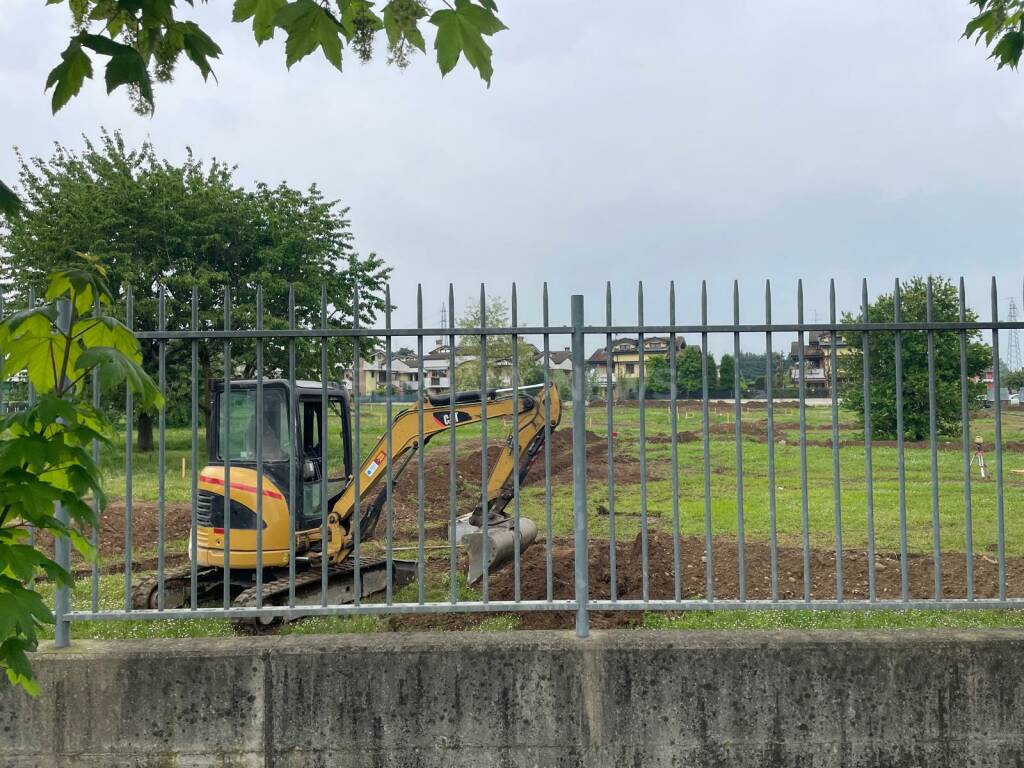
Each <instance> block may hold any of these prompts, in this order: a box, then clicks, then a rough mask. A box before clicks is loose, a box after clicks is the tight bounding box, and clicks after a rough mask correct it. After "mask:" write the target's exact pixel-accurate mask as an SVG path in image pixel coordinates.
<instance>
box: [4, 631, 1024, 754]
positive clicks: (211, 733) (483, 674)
mask: <svg viewBox="0 0 1024 768" xmlns="http://www.w3.org/2000/svg"><path fill="white" fill-rule="evenodd" d="M34 663H35V668H36V671H37V673H38V676H39V678H40V680H41V682H42V687H43V693H42V695H41V696H40V698H39V699H38V700H36V701H33V700H30V699H29V698H28V697H26V696H24V695H22V694H21V693H15V692H12V691H11V690H10V689H9V688H6V687H5V688H0V766H13V767H16V768H23V767H26V766H41V767H42V766H45V767H46V768H51V766H76V767H77V766H86V767H92V766H95V767H96V768H99V767H100V766H102V767H103V768H107V767H108V766H119V767H122V766H154V767H156V766H160V767H162V768H163V767H167V766H273V767H274V768H288V767H290V766H303V768H316V767H318V766H323V767H324V768H326V767H327V766H331V767H332V768H346V767H347V766H365V767H366V768H370V767H371V766H374V767H376V766H473V767H474V768H481V767H487V766H523V767H526V766H566V767H568V766H644V768H661V767H662V766H664V767H666V768H667V767H668V766H757V767H758V768H761V767H762V766H790V765H792V766H846V767H848V768H857V767H858V766H865V767H866V766H932V765H935V766H961V765H972V766H997V765H998V766H1003V765H1024V633H1019V632H1012V631H986V632H970V633H968V632H901V633H896V634H883V633H866V632H865V633H831V632H816V633H813V634H802V633H795V632H785V633H755V632H735V633H729V634H725V633H683V632H606V633H595V635H594V636H593V637H591V638H590V639H588V640H585V641H580V640H577V639H576V638H575V637H573V636H572V635H571V634H569V633H561V632H513V633H507V634H477V633H461V634H448V635H372V636H349V637H346V636H336V637H321V638H309V637H280V638H258V639H254V638H237V639H234V638H233V639H226V640H191V641H150V642H120V643H87V642H76V643H75V644H74V645H73V646H72V648H71V649H69V650H66V651H61V652H57V651H44V652H41V653H39V654H37V655H36V658H35V661H34Z"/></svg>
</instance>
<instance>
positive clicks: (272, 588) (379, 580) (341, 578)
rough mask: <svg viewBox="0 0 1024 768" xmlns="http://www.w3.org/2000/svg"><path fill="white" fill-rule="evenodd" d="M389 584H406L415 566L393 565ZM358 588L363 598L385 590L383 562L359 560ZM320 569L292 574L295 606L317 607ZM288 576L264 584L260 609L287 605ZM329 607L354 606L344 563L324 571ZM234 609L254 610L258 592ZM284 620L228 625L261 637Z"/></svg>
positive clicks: (351, 574) (351, 576)
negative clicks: (325, 573) (325, 572)
mask: <svg viewBox="0 0 1024 768" xmlns="http://www.w3.org/2000/svg"><path fill="white" fill-rule="evenodd" d="M392 569H393V570H392V581H393V583H394V586H396V587H400V586H403V585H405V584H408V583H409V582H410V581H412V580H413V579H414V578H415V576H416V563H415V561H410V560H393V561H392ZM359 574H360V582H361V584H360V586H361V590H360V591H361V592H362V597H369V596H370V595H374V594H377V593H379V592H383V591H384V590H385V589H387V561H386V560H383V559H367V558H362V559H361V560H360V568H359ZM321 575H322V574H321V569H320V567H319V566H317V565H314V566H312V567H309V568H308V569H306V570H304V571H302V572H300V573H296V574H295V606H296V607H297V608H300V607H301V606H302V605H320V604H321V602H320V597H321V586H322V581H321ZM290 583H291V580H290V579H289V577H288V574H284V575H283V576H280V577H278V578H276V579H273V580H271V581H267V582H264V584H263V605H287V604H288V601H289V584H290ZM327 584H328V599H327V602H328V604H332V605H338V604H344V603H350V602H353V600H354V599H355V594H354V587H355V565H354V563H352V562H350V561H345V562H343V563H340V564H339V565H332V566H329V567H328V569H327ZM231 605H232V607H233V608H255V607H256V605H257V589H256V587H255V586H252V587H249V588H248V589H246V590H245V591H244V592H242V593H241V594H240V595H238V597H236V598H235V599H234V601H233V602H232V603H231ZM300 618H302V616H301V615H297V616H293V617H288V619H287V620H288V621H294V620H296V619H300ZM284 621H285V619H282V618H281V617H279V616H267V617H262V618H261V617H254V618H246V619H235V620H234V621H232V622H231V624H232V626H233V627H234V628H235V630H237V631H238V632H242V633H245V634H262V633H265V632H269V631H272V630H273V629H275V628H276V627H278V626H280V625H281V624H283V623H284Z"/></svg>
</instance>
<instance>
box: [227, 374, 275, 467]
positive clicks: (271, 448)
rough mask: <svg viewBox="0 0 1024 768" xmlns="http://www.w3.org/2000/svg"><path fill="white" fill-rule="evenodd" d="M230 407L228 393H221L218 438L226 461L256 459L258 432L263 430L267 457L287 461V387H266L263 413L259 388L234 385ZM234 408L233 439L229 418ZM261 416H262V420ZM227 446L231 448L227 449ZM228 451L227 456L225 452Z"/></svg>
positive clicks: (262, 435) (268, 459) (263, 441)
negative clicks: (242, 387) (285, 390)
mask: <svg viewBox="0 0 1024 768" xmlns="http://www.w3.org/2000/svg"><path fill="white" fill-rule="evenodd" d="M229 398H230V409H229V408H227V407H225V403H224V393H223V392H219V393H218V394H217V410H218V420H219V422H220V433H219V435H218V439H217V452H216V455H217V458H219V459H220V460H221V461H224V460H225V459H226V458H228V457H230V459H231V460H232V461H238V462H243V463H244V462H254V461H256V444H257V432H259V433H261V434H260V436H261V437H262V443H263V445H262V447H263V460H264V461H285V460H287V459H288V452H289V450H290V445H289V435H288V409H287V407H286V405H285V393H284V390H282V389H279V388H274V387H264V388H263V408H262V413H261V414H257V412H256V411H257V409H256V390H255V389H250V388H246V389H232V390H231V393H230V395H229ZM229 411H230V418H231V429H230V441H229V440H228V439H227V438H228V436H229V433H228V430H227V428H226V427H227V418H228V412H229ZM257 416H259V417H260V418H262V424H260V422H259V419H258V418H257ZM225 448H228V450H227V451H225ZM225 453H226V454H227V456H225Z"/></svg>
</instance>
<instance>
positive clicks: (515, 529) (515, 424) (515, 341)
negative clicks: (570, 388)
mask: <svg viewBox="0 0 1024 768" xmlns="http://www.w3.org/2000/svg"><path fill="white" fill-rule="evenodd" d="M516 299H517V296H516V284H515V283H512V413H513V416H512V469H513V471H512V541H513V546H514V548H515V552H514V553H513V563H512V568H513V581H514V585H513V587H514V595H515V601H516V602H517V603H518V602H519V601H520V600H522V586H521V583H520V573H519V567H520V565H519V557H520V554H519V542H520V541H521V534H520V531H519V512H520V509H519V334H518V333H516V332H515V329H516V327H517V326H518V325H519V307H518V302H517V301H516ZM545 394H547V393H545Z"/></svg>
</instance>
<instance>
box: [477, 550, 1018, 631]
mask: <svg viewBox="0 0 1024 768" xmlns="http://www.w3.org/2000/svg"><path fill="white" fill-rule="evenodd" d="M680 545H681V552H680V562H681V565H682V568H681V588H682V595H683V597H684V598H695V597H704V596H706V595H707V581H706V570H705V569H706V565H705V562H706V561H705V559H704V554H705V549H704V540H703V539H702V538H698V537H683V538H682V539H681V541H680ZM745 550H746V551H745V557H746V587H747V598H748V599H751V600H755V599H770V598H771V554H770V549H769V547H768V545H767V544H754V543H748V544H747V546H746V548H745ZM615 551H616V582H617V585H618V597H619V599H642V597H643V571H642V552H641V540H640V537H639V536H637V538H636V539H635V540H633V541H628V542H619V543H618V545H617V546H616V550H615ZM738 554H739V553H738V548H737V546H736V542H735V541H734V540H730V539H724V538H720V539H716V540H715V542H714V544H713V547H712V564H713V578H714V595H715V597H716V598H718V599H736V598H738V597H739V571H738V569H737V563H738ZM835 560H836V558H835V553H834V552H831V551H824V550H812V551H811V553H810V574H811V597H812V598H815V599H823V600H828V599H834V598H835V595H836V582H835ZM589 562H590V595H591V597H592V598H593V599H605V600H606V599H609V598H610V596H611V566H610V553H609V545H608V542H606V541H592V542H591V544H590V552H589ZM778 563H779V566H778V573H779V577H778V578H779V597H780V598H783V599H802V598H803V553H802V551H801V550H800V549H799V548H794V547H784V548H780V549H779V552H778ZM842 565H843V578H844V587H843V594H844V596H845V597H846V598H847V599H866V598H867V597H868V561H867V556H866V555H865V554H864V553H863V552H856V551H849V552H844V553H843V559H842ZM907 565H908V570H909V577H910V578H909V581H910V595H911V597H914V598H924V599H928V598H931V597H933V595H934V575H933V568H932V558H931V556H930V555H911V557H910V558H909V559H908V563H907ZM941 566H942V584H943V593H944V596H945V597H948V598H962V597H965V596H966V592H967V578H966V559H965V556H964V555H963V554H957V553H948V554H944V555H943V556H942V560H941ZM648 573H649V596H650V598H651V599H652V600H657V599H673V598H674V596H675V587H674V568H673V544H672V537H671V536H670V535H666V534H664V533H654V532H652V533H651V534H650V536H649V541H648ZM875 573H876V594H877V597H878V598H879V599H899V597H900V562H899V557H898V555H893V554H884V555H878V556H876V559H875ZM552 577H553V587H554V594H553V597H554V598H555V599H556V600H558V599H571V598H572V597H573V596H574V595H575V566H574V558H573V550H572V542H571V541H570V540H567V539H557V540H556V541H555V544H554V547H553V550H552ZM1006 578H1007V593H1008V594H1009V595H1011V596H1019V595H1024V558H1010V559H1007V562H1006ZM974 580H975V595H976V596H977V597H979V598H984V597H996V596H997V585H998V565H997V563H996V560H995V558H993V557H989V556H987V555H976V556H975V558H974ZM521 584H522V587H521V590H522V591H521V598H522V599H523V600H544V599H546V598H547V566H546V552H545V547H544V543H543V542H538V543H537V544H535V545H534V546H533V547H531V548H530V549H528V550H527V551H526V552H525V553H524V554H523V557H522V567H521ZM514 598H515V592H514V577H513V572H512V569H511V567H508V568H505V569H502V570H501V571H499V572H498V573H495V574H493V575H492V576H491V579H490V599H492V600H513V599H514ZM638 620H639V615H633V614H631V613H625V612H624V613H619V614H596V615H595V616H594V617H593V619H592V623H593V625H594V626H596V627H616V626H627V625H630V624H634V623H636V622H637V621H638ZM522 626H524V627H530V628H552V629H554V628H569V627H571V626H573V616H572V615H570V614H568V613H549V612H537V613H524V614H522Z"/></svg>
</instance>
